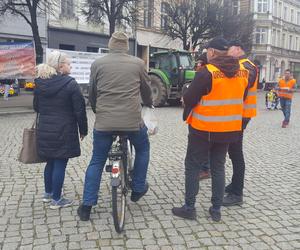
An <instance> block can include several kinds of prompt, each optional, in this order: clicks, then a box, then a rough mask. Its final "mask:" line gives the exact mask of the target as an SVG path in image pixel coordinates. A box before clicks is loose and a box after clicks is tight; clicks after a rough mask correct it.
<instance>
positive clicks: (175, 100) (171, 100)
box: [168, 99, 181, 106]
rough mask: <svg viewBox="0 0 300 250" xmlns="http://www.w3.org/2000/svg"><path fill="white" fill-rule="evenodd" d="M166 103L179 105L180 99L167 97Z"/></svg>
mask: <svg viewBox="0 0 300 250" xmlns="http://www.w3.org/2000/svg"><path fill="white" fill-rule="evenodd" d="M168 103H169V104H170V106H179V105H181V101H180V99H169V100H168Z"/></svg>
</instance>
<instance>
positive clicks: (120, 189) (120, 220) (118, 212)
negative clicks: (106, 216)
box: [112, 165, 127, 233]
mask: <svg viewBox="0 0 300 250" xmlns="http://www.w3.org/2000/svg"><path fill="white" fill-rule="evenodd" d="M119 171H120V175H119V180H120V183H119V185H116V186H112V215H113V220H114V226H115V229H116V231H117V233H121V232H122V231H123V229H124V225H125V210H126V195H127V190H126V185H125V174H124V169H123V167H122V165H121V166H120V167H119Z"/></svg>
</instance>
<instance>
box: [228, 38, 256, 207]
mask: <svg viewBox="0 0 300 250" xmlns="http://www.w3.org/2000/svg"><path fill="white" fill-rule="evenodd" d="M228 55H230V56H233V57H235V58H238V59H239V61H240V64H242V66H243V67H245V68H246V69H247V70H248V71H249V79H248V80H249V81H248V91H247V92H246V93H245V95H244V107H243V121H242V122H243V123H242V124H243V128H242V130H241V131H240V133H239V140H237V141H236V142H232V143H230V144H229V148H228V154H229V158H230V159H231V162H232V169H233V174H232V179H231V183H230V184H229V185H227V186H226V188H225V192H226V193H228V195H227V196H225V197H224V199H223V206H233V205H241V204H242V203H243V189H244V178H245V160H244V153H243V131H244V129H246V127H247V125H248V123H249V121H250V119H251V118H253V117H255V116H256V102H257V101H256V98H257V97H256V92H257V84H258V71H257V68H256V66H255V64H254V63H253V62H251V61H250V60H249V59H248V58H247V56H246V54H245V51H244V50H243V45H242V44H241V42H240V41H233V42H231V43H230V48H229V50H228Z"/></svg>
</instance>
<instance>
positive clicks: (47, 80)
mask: <svg viewBox="0 0 300 250" xmlns="http://www.w3.org/2000/svg"><path fill="white" fill-rule="evenodd" d="M70 70H71V66H70V59H69V58H68V57H67V55H66V54H64V53H61V52H59V51H53V52H51V53H50V55H49V57H48V60H47V63H46V64H40V65H38V66H37V78H36V79H35V83H36V89H35V91H34V99H33V106H34V110H35V111H36V112H37V113H38V116H37V117H38V118H37V150H38V154H39V156H40V157H41V158H43V159H46V160H47V163H46V166H45V170H44V182H45V194H44V197H43V201H44V202H51V203H50V208H51V209H58V208H63V207H68V206H71V205H72V203H73V201H72V200H70V199H67V198H64V197H63V196H62V194H61V193H62V187H63V183H64V178H65V170H66V167H67V163H68V160H69V159H70V158H73V157H77V156H79V155H80V143H79V137H80V139H81V140H83V138H84V137H85V136H86V135H87V132H88V125H87V117H86V110H85V101H84V97H83V95H82V93H81V91H80V87H79V85H78V84H77V82H76V81H75V79H74V78H72V77H70V76H68V75H69V74H70ZM78 132H79V135H78Z"/></svg>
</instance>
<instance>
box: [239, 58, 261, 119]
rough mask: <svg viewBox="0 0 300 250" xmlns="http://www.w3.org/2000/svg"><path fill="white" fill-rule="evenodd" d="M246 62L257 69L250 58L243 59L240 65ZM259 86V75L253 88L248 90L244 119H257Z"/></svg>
mask: <svg viewBox="0 0 300 250" xmlns="http://www.w3.org/2000/svg"><path fill="white" fill-rule="evenodd" d="M245 62H248V63H249V64H251V65H252V66H253V67H255V68H256V66H255V64H254V63H253V62H251V61H250V60H249V59H248V58H245V59H241V60H240V63H241V64H243V63H245ZM257 84H258V74H257V75H256V80H255V83H254V84H253V86H252V87H251V88H249V89H248V93H247V96H246V98H245V100H244V109H243V117H244V118H252V117H255V116H256V114H257V111H256V110H257V105H256V103H257V97H256V95H257Z"/></svg>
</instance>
